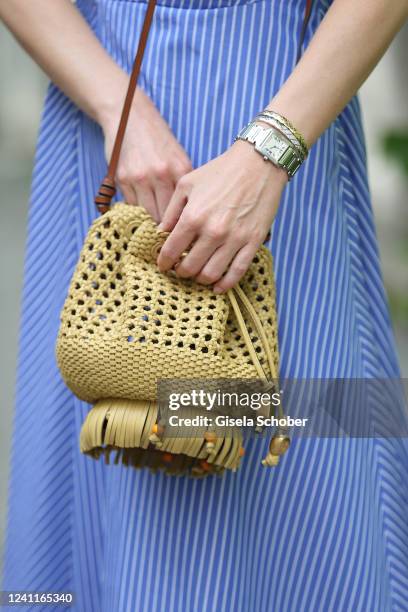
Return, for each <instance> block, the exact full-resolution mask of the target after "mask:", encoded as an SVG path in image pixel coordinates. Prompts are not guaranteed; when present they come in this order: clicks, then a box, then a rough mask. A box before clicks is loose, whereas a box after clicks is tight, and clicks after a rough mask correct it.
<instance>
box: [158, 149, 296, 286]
mask: <svg viewBox="0 0 408 612" xmlns="http://www.w3.org/2000/svg"><path fill="white" fill-rule="evenodd" d="M287 180H288V178H287V174H286V172H285V170H282V169H280V168H277V167H276V166H274V165H273V164H272V163H271V162H270V161H265V160H264V159H263V158H262V156H261V155H260V154H259V153H258V152H257V151H256V150H255V148H254V147H253V145H251V144H250V143H247V142H244V141H240V140H237V141H235V142H234V144H233V145H232V146H231V147H230V148H229V149H227V151H225V152H224V153H223V154H221V155H220V156H218V157H216V158H215V159H212V160H211V161H209V162H208V163H207V164H204V165H203V166H201V167H200V168H197V169H195V170H193V171H191V172H189V173H188V174H185V175H184V176H183V177H182V178H180V179H179V181H178V183H177V185H176V189H175V192H174V194H173V196H172V199H171V201H170V204H169V206H168V207H167V209H166V212H165V214H164V217H163V219H162V222H161V224H160V229H162V230H163V231H170V232H171V233H170V235H169V236H168V238H167V240H166V242H165V243H164V244H163V247H162V249H161V251H160V254H159V256H158V260H157V263H158V266H159V268H160V270H161V271H163V272H164V271H166V270H169V269H170V268H172V267H173V266H174V265H175V264H177V262H178V261H179V260H180V257H181V255H182V254H183V252H184V251H186V250H188V251H189V252H188V254H187V255H186V256H185V257H184V258H183V259H182V261H181V262H180V263H178V264H177V265H176V268H175V269H176V272H177V275H178V276H181V277H183V278H188V277H194V278H195V279H196V280H197V281H198V282H199V283H202V284H206V285H210V284H214V291H215V292H217V293H220V292H222V291H225V290H227V289H229V288H231V287H232V286H233V285H235V284H236V283H237V282H238V280H239V279H240V278H241V277H242V276H243V275H244V274H245V272H246V271H247V269H248V267H249V265H250V264H251V262H252V259H253V258H254V256H255V252H256V250H257V249H258V247H259V246H260V245H261V244H262V242H263V241H264V240H265V238H266V236H267V234H268V231H269V229H270V226H271V224H272V221H273V219H274V217H275V214H276V212H277V209H278V205H279V201H280V198H281V194H282V190H283V188H284V186H285V184H286V183H287ZM227 269H228V271H227ZM225 272H226V273H225ZM224 273H225V275H224ZM223 275H224V276H223Z"/></svg>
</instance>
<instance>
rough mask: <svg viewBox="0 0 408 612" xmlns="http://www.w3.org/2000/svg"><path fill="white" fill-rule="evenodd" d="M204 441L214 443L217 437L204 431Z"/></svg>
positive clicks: (211, 432)
mask: <svg viewBox="0 0 408 612" xmlns="http://www.w3.org/2000/svg"><path fill="white" fill-rule="evenodd" d="M204 439H205V440H207V442H215V441H216V439H217V436H216V434H215V432H214V431H206V432H205V434H204Z"/></svg>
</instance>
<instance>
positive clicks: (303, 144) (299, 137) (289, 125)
mask: <svg viewBox="0 0 408 612" xmlns="http://www.w3.org/2000/svg"><path fill="white" fill-rule="evenodd" d="M265 111H266V112H268V113H272V115H275V116H276V117H277V118H280V120H281V121H282V122H283V123H284V124H285V125H286V127H287V128H289V129H290V131H291V132H292V133H293V135H294V136H295V138H297V140H298V141H299V144H300V145H301V147H302V149H303V152H304V154H305V157H307V155H308V154H309V147H308V146H307V144H306V140H305V139H304V138H303V136H302V134H301V133H300V132H299V130H297V129H296V128H295V126H294V125H293V124H292V123H291V122H290V121H289V119H287V118H286V117H284V116H283V115H281V114H280V113H277V112H276V111H274V110H272V109H271V108H268V107H266V108H265V109H264V110H263V112H265Z"/></svg>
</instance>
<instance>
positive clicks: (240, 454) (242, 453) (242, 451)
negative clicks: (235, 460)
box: [239, 446, 245, 457]
mask: <svg viewBox="0 0 408 612" xmlns="http://www.w3.org/2000/svg"><path fill="white" fill-rule="evenodd" d="M244 455H245V448H244V447H243V446H241V448H240V449H239V456H240V457H243V456H244Z"/></svg>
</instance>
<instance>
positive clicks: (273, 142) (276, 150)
mask: <svg viewBox="0 0 408 612" xmlns="http://www.w3.org/2000/svg"><path fill="white" fill-rule="evenodd" d="M263 148H264V149H265V151H267V152H268V153H269V154H270V155H273V157H275V158H276V159H279V157H281V155H282V154H283V153H284V152H285V151H286V149H287V148H288V145H287V144H286V142H284V140H282V139H281V138H279V136H277V134H273V133H271V134H270V135H269V137H268V139H267V141H266V142H265V143H264V144H263Z"/></svg>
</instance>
